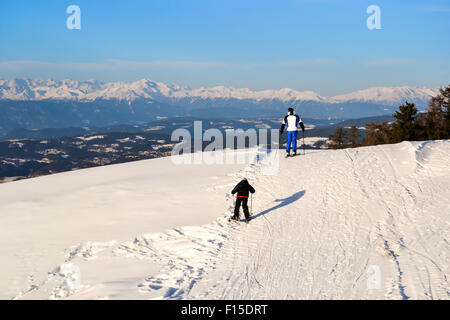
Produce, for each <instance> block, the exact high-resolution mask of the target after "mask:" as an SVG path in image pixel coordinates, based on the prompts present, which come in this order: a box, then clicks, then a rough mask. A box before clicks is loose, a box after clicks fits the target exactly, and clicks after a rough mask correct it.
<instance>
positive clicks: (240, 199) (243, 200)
mask: <svg viewBox="0 0 450 320" xmlns="http://www.w3.org/2000/svg"><path fill="white" fill-rule="evenodd" d="M247 203H248V198H244V197H237V198H236V206H235V207H234V216H235V217H236V218H239V209H240V207H241V204H242V209H244V214H245V219H247V220H248V219H249V218H250V213H249V212H248V205H247Z"/></svg>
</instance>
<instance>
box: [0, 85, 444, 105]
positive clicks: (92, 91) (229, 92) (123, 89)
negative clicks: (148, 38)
mask: <svg viewBox="0 0 450 320" xmlns="http://www.w3.org/2000/svg"><path fill="white" fill-rule="evenodd" d="M435 94H436V91H435V90H433V89H428V88H417V87H376V88H369V89H366V90H360V91H356V92H353V93H349V94H344V95H338V96H335V97H331V98H326V97H323V96H320V95H319V94H317V93H315V92H313V91H296V90H292V89H289V88H284V89H280V90H261V91H253V90H250V89H247V88H241V89H237V88H232V87H223V86H217V87H211V88H199V89H189V88H186V87H180V86H178V85H174V84H170V85H168V84H165V83H162V82H156V81H152V80H148V79H142V80H138V81H134V82H107V83H102V82H99V81H96V80H87V81H76V80H71V79H65V80H61V81H55V80H39V79H34V80H31V79H11V80H0V99H12V100H42V99H57V100H61V99H63V100H88V101H90V100H95V99H120V100H127V101H133V100H136V99H155V100H158V101H161V102H177V101H179V100H180V99H187V101H189V102H192V101H196V100H199V99H200V100H208V101H214V100H215V99H221V100H222V99H237V100H250V101H254V102H259V101H264V100H279V101H281V102H289V101H290V102H293V101H314V102H323V103H345V102H366V103H376V104H386V105H391V106H392V105H398V104H399V103H403V102H404V101H405V100H408V101H412V102H416V103H420V104H423V102H425V104H426V101H428V99H429V98H430V97H432V96H433V95H435Z"/></svg>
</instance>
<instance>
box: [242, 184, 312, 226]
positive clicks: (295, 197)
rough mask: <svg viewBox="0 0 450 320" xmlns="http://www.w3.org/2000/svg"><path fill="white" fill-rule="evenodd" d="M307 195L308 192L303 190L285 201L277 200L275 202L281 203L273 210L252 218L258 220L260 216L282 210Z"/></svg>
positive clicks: (262, 212)
mask: <svg viewBox="0 0 450 320" xmlns="http://www.w3.org/2000/svg"><path fill="white" fill-rule="evenodd" d="M305 193H306V190H302V191H299V192H296V193H294V194H293V195H292V196H290V197H287V198H284V199H276V200H275V202H280V203H279V204H277V205H276V206H273V207H272V208H269V209H267V210H264V211H261V212H260V213H258V214H256V215H254V216H252V218H251V219H256V218H258V217H260V216H263V215H265V214H267V213H269V212H271V211H274V210H277V209H279V208H282V207H284V206H287V205H289V204H291V203H293V202H295V201H297V200H298V199H300V198H301V197H303V196H304V195H305Z"/></svg>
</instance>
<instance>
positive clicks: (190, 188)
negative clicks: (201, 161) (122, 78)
mask: <svg viewBox="0 0 450 320" xmlns="http://www.w3.org/2000/svg"><path fill="white" fill-rule="evenodd" d="M282 153H284V151H283V152H282ZM449 160H450V141H436V142H413V143H410V142H403V143H400V144H396V145H384V146H377V147H364V148H357V149H347V150H307V152H306V155H304V156H303V155H301V156H297V157H295V158H288V159H285V158H282V159H280V168H279V172H278V174H276V175H263V174H261V172H262V170H264V163H256V164H250V165H206V164H205V165H178V166H177V165H174V164H173V163H172V161H171V159H170V158H161V159H153V160H145V161H139V162H133V163H127V164H119V165H110V166H106V167H98V168H92V169H86V170H79V171H74V172H66V173H61V174H55V175H52V176H45V177H39V178H34V179H28V180H21V181H15V182H9V183H5V184H1V185H0V195H1V196H0V243H1V245H0V254H1V256H2V268H1V271H0V298H1V299H64V298H65V299H67V298H69V299H449V297H450V287H449V282H448V276H449V263H450V244H449V241H450V233H449V230H450V201H449V199H450V166H449V163H450V161H449ZM242 177H247V178H248V179H249V181H250V183H251V184H252V185H253V186H254V187H255V189H256V194H255V195H254V198H253V220H252V221H251V222H250V224H249V225H245V224H243V223H242V224H241V223H230V222H228V221H227V217H228V216H230V215H231V210H232V198H231V195H229V192H230V190H231V189H232V187H233V186H234V184H235V183H237V182H238V181H239V180H240V179H241V178H242Z"/></svg>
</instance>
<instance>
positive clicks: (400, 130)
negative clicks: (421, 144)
mask: <svg viewBox="0 0 450 320" xmlns="http://www.w3.org/2000/svg"><path fill="white" fill-rule="evenodd" d="M394 118H395V119H396V120H397V121H396V122H395V123H394V124H393V125H392V129H393V132H392V134H393V142H394V143H396V142H401V141H405V140H407V141H413V140H416V139H417V138H418V136H419V135H420V134H419V131H420V127H419V125H418V123H417V122H416V118H417V108H416V107H415V105H414V103H409V102H405V104H403V105H401V106H400V107H399V111H396V112H395V114H394Z"/></svg>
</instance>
